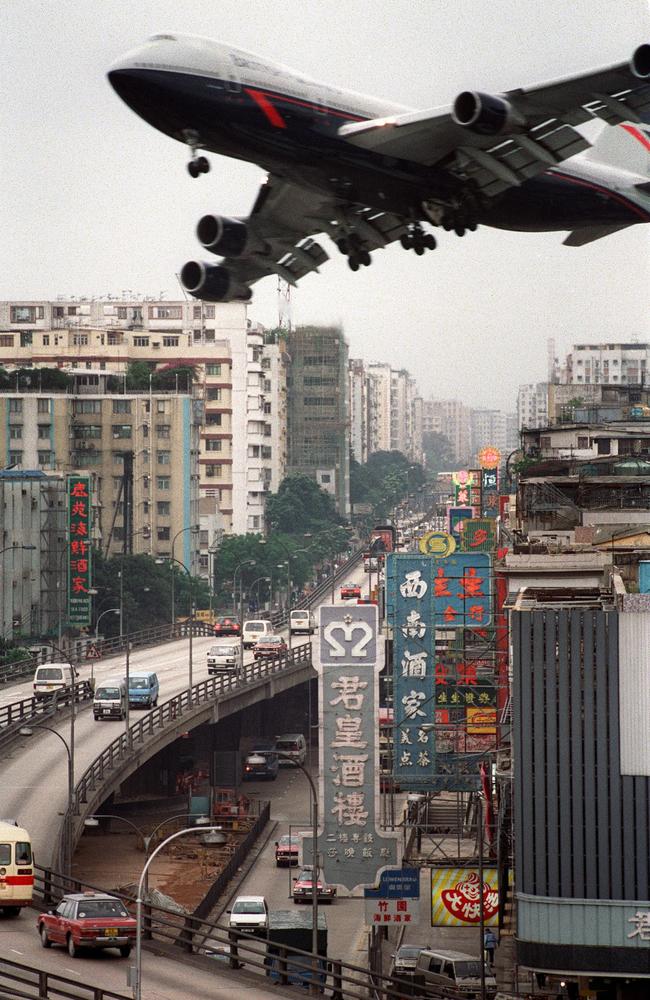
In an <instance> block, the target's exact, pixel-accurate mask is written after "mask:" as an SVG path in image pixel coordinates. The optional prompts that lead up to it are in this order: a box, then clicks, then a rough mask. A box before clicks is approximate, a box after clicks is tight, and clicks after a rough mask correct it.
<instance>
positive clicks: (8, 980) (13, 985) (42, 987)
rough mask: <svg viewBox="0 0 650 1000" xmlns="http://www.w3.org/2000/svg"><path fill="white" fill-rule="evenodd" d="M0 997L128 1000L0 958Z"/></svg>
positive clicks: (26, 999) (34, 999) (109, 992)
mask: <svg viewBox="0 0 650 1000" xmlns="http://www.w3.org/2000/svg"><path fill="white" fill-rule="evenodd" d="M0 997H10V998H11V1000H19V998H20V1000H23V998H24V1000H43V998H48V997H52V998H54V997H56V998H58V1000H130V998H129V997H128V996H127V995H126V994H125V993H114V992H113V991H112V990H107V989H105V988H104V987H99V986H89V985H88V984H87V983H80V982H79V980H78V979H66V977H65V976H58V975H55V973H53V972H41V971H39V970H38V969H34V968H33V967H32V966H29V965H22V964H21V963H20V962H10V961H9V959H8V958H0Z"/></svg>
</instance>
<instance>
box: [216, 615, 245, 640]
mask: <svg viewBox="0 0 650 1000" xmlns="http://www.w3.org/2000/svg"><path fill="white" fill-rule="evenodd" d="M214 634H215V635H219V636H221V635H240V634H241V623H240V622H239V621H238V619H237V618H234V617H233V616H232V615H222V616H221V617H220V618H217V620H216V622H215V623H214Z"/></svg>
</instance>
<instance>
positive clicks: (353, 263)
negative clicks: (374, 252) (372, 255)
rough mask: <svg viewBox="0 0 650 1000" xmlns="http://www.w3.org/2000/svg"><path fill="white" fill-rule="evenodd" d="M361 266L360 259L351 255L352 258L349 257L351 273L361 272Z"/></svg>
mask: <svg viewBox="0 0 650 1000" xmlns="http://www.w3.org/2000/svg"><path fill="white" fill-rule="evenodd" d="M359 266H360V264H359V260H358V258H357V257H356V256H355V257H353V256H352V255H350V257H348V267H349V268H350V270H351V271H358V270H359Z"/></svg>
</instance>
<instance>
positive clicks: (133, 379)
mask: <svg viewBox="0 0 650 1000" xmlns="http://www.w3.org/2000/svg"><path fill="white" fill-rule="evenodd" d="M152 371H153V365H148V364H147V362H146V361H131V362H130V364H129V365H128V367H127V369H126V388H127V389H128V390H130V391H138V390H140V391H142V390H145V389H148V388H149V376H150V375H151V373H152Z"/></svg>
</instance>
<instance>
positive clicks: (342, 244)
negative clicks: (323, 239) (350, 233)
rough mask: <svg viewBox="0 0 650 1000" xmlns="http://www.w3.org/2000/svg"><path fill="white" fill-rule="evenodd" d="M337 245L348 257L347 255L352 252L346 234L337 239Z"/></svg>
mask: <svg viewBox="0 0 650 1000" xmlns="http://www.w3.org/2000/svg"><path fill="white" fill-rule="evenodd" d="M336 245H337V247H338V248H339V250H340V251H341V253H342V254H344V255H345V256H346V257H347V255H348V254H349V253H350V244H349V242H348V241H347V240H346V238H345V236H341V237H340V238H339V239H338V240H337V241H336Z"/></svg>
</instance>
